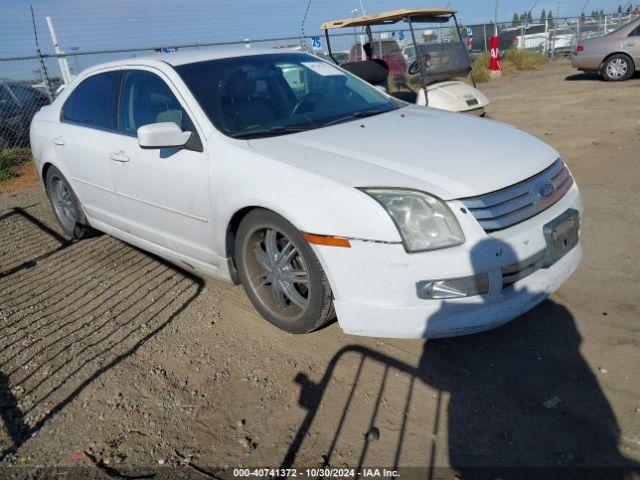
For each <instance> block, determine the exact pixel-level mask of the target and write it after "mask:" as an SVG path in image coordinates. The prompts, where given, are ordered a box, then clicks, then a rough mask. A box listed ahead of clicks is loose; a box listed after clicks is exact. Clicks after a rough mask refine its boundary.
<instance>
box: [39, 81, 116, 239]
mask: <svg viewBox="0 0 640 480" xmlns="http://www.w3.org/2000/svg"><path fill="white" fill-rule="evenodd" d="M119 81H120V72H119V71H108V72H103V73H98V74H95V75H92V76H90V77H88V78H86V79H85V80H83V81H82V82H81V83H80V84H79V85H78V86H77V87H76V88H75V89H74V90H73V92H71V94H70V95H69V97H68V98H67V100H66V101H65V103H64V105H63V107H62V111H61V115H60V124H59V125H58V128H57V129H56V133H55V135H54V136H53V138H52V142H53V144H54V149H55V156H56V159H57V163H58V165H60V167H61V169H63V174H65V176H66V177H67V180H68V181H70V182H71V184H72V187H73V190H74V192H75V193H76V195H77V196H78V198H79V199H80V202H81V203H82V206H83V207H84V209H85V211H86V213H87V214H88V215H89V217H91V218H92V219H95V220H97V221H99V222H103V223H106V224H108V225H111V226H114V227H116V228H122V226H123V224H122V221H121V217H120V214H119V205H118V201H117V198H116V196H115V192H114V185H113V181H112V178H111V170H110V161H109V158H108V155H109V152H110V151H112V150H113V144H114V142H116V141H117V139H118V138H119V137H120V135H118V134H117V133H116V132H115V108H116V96H117V95H116V93H117V89H118V85H119Z"/></svg>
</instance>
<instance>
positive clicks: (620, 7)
mask: <svg viewBox="0 0 640 480" xmlns="http://www.w3.org/2000/svg"><path fill="white" fill-rule="evenodd" d="M618 13H619V14H620V13H622V5H618Z"/></svg>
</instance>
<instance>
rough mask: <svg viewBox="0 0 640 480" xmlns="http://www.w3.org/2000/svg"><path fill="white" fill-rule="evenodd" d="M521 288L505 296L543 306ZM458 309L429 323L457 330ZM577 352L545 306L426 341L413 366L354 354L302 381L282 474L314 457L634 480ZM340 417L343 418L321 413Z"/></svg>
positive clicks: (571, 327) (558, 311) (575, 339)
mask: <svg viewBox="0 0 640 480" xmlns="http://www.w3.org/2000/svg"><path fill="white" fill-rule="evenodd" d="M500 243H502V245H494V244H495V242H492V245H489V247H490V249H489V250H487V249H484V248H478V250H477V251H476V249H474V250H473V251H472V252H471V261H472V265H473V266H474V271H476V272H477V273H481V272H482V271H483V269H482V265H483V264H485V265H486V262H487V258H486V257H487V255H491V254H492V250H491V249H492V248H498V251H499V252H500V254H502V255H510V254H513V252H512V251H511V252H509V251H508V250H509V249H510V247H509V246H508V245H507V244H504V243H503V242H500ZM484 271H486V270H484ZM518 285H519V284H518V283H515V284H513V285H510V286H506V287H505V288H516V289H517V288H520V290H519V291H518V293H519V294H520V295H521V298H524V300H525V301H527V302H528V301H531V302H532V303H534V304H535V303H538V302H539V299H540V296H539V295H538V294H536V293H535V292H529V291H527V290H523V287H518ZM457 305H459V304H457ZM457 305H456V304H455V303H454V304H451V303H449V304H447V303H445V304H444V305H443V306H442V308H441V309H440V310H439V312H438V313H436V314H435V315H434V317H435V320H434V319H432V320H434V321H436V322H437V321H438V318H437V317H438V316H439V314H440V313H441V312H442V316H443V317H446V318H443V319H442V320H446V321H448V322H451V321H452V317H451V314H452V313H454V314H455V308H457ZM452 309H453V310H452ZM454 318H456V319H458V317H454ZM462 318H463V317H462V316H460V317H459V321H462ZM390 321H392V319H390ZM581 343H582V337H581V335H580V333H579V331H578V329H577V327H576V321H575V319H574V318H573V315H572V314H571V312H570V311H569V310H568V309H567V308H566V307H564V306H562V305H560V304H558V303H556V302H554V301H552V300H545V301H544V302H543V303H541V304H540V305H538V306H537V307H535V308H533V309H532V310H530V311H529V312H528V313H526V314H525V315H522V316H521V317H519V318H517V319H516V320H514V321H512V322H510V323H509V324H507V325H505V326H503V327H500V328H498V329H495V330H492V331H489V332H484V333H479V334H475V335H468V336H463V337H457V338H447V339H438V340H426V341H425V342H424V346H423V350H422V355H421V357H420V360H419V361H418V363H417V364H416V365H410V364H408V363H406V362H403V361H400V360H398V359H395V358H392V357H390V356H388V355H385V354H383V353H381V352H377V351H375V350H373V349H369V348H365V347H362V346H358V345H350V346H347V347H345V348H343V349H341V350H340V351H338V352H337V353H336V354H335V355H334V356H333V358H332V359H331V361H330V362H329V364H328V366H327V368H326V370H325V372H324V374H323V376H322V378H321V379H320V380H319V381H318V382H317V383H316V382H313V381H311V380H310V379H309V378H308V376H307V374H306V373H304V372H299V373H298V374H297V376H296V377H295V382H296V383H298V384H300V388H301V392H300V397H299V404H300V406H301V407H303V408H304V409H306V410H307V414H306V417H305V419H304V421H303V422H302V423H301V424H300V426H299V428H298V430H297V433H296V435H295V436H294V439H293V441H292V443H291V445H290V448H289V450H288V451H287V453H286V455H285V456H284V460H283V462H282V467H285V468H287V467H290V466H295V465H298V464H305V463H306V462H309V458H311V459H313V457H310V455H313V454H314V453H315V459H317V458H318V456H319V455H320V454H322V455H323V457H322V459H323V464H324V465H325V466H331V467H339V466H342V465H349V466H350V467H353V468H355V469H356V472H359V471H362V468H366V467H379V466H387V467H389V468H391V469H392V470H395V471H400V473H401V475H404V476H407V477H410V478H412V477H419V478H445V479H448V478H462V479H467V478H473V479H478V478H482V479H484V478H490V479H494V478H607V479H613V478H627V477H626V476H627V475H628V474H630V472H638V464H637V463H635V462H634V461H633V460H631V459H629V458H625V457H624V456H623V455H622V454H621V453H620V450H619V443H620V427H619V426H618V424H617V421H616V418H615V415H614V413H613V411H612V409H611V406H610V405H609V402H608V400H607V398H606V396H605V395H604V393H603V391H602V389H601V388H600V385H599V382H598V379H597V378H596V377H595V375H594V373H593V371H592V369H591V367H590V366H589V364H588V363H587V361H586V360H585V358H584V357H583V356H582V354H581V353H580V347H581ZM345 372H346V373H345ZM345 377H346V380H345ZM341 384H342V385H346V387H344V388H343V389H340V388H338V386H339V385H341ZM332 409H335V410H337V411H341V412H342V414H341V415H340V416H339V417H336V416H335V415H330V414H329V413H326V414H325V412H330V411H331V410H332ZM335 410H334V411H335ZM327 429H329V431H330V432H331V433H329V434H327V433H326V431H327ZM447 464H448V465H450V467H451V468H450V469H449V468H443V467H442V465H447ZM407 465H412V466H413V467H406V466H407ZM418 466H421V467H418ZM455 475H457V477H455Z"/></svg>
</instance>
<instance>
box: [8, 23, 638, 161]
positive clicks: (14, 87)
mask: <svg viewBox="0 0 640 480" xmlns="http://www.w3.org/2000/svg"><path fill="white" fill-rule="evenodd" d="M633 18H634V17H633V16H632V15H620V14H617V15H601V16H599V17H597V18H593V17H589V18H583V17H567V18H555V19H550V18H545V19H542V20H526V21H524V20H523V21H512V22H501V23H498V25H497V28H496V26H495V25H494V24H493V23H487V24H475V25H461V26H460V37H461V38H462V42H463V43H464V44H465V47H466V49H467V51H468V52H469V55H471V56H474V55H477V54H480V53H482V52H484V51H486V50H487V49H488V45H489V38H490V37H491V36H492V35H493V34H494V32H495V31H496V30H497V32H498V37H499V40H500V49H501V50H503V51H504V50H507V49H509V48H516V49H530V50H537V51H540V52H542V53H544V54H545V55H549V56H554V55H557V54H561V53H563V54H565V53H568V52H570V51H571V50H572V49H573V48H575V46H576V44H577V43H578V42H579V41H580V40H581V39H583V38H587V37H593V36H599V35H604V34H606V33H609V32H611V31H613V30H614V29H616V28H618V27H619V26H621V25H624V24H625V23H627V22H629V21H631V20H632V19H633ZM400 25H401V24H398V26H397V27H400ZM394 27H396V26H394ZM421 27H422V26H421V25H416V27H415V33H416V36H417V40H418V42H420V43H441V44H443V43H452V42H459V41H460V37H459V36H458V31H457V30H456V27H455V26H454V25H451V24H445V25H442V26H438V27H435V28H421ZM374 38H375V42H374V43H375V45H374V54H375V55H376V56H379V57H381V58H383V59H385V60H386V61H387V63H388V64H389V66H390V70H391V73H392V74H393V73H394V71H395V70H397V71H398V72H401V73H402V74H404V72H405V71H406V69H407V68H408V66H409V64H410V63H411V61H412V59H413V57H415V53H412V43H411V41H410V39H411V32H410V31H409V30H406V29H402V28H389V27H386V29H374ZM330 40H331V46H332V51H333V57H334V59H335V60H336V61H338V62H339V63H343V62H346V61H355V60H358V59H361V58H362V56H363V53H362V52H363V45H364V43H365V42H366V41H367V39H366V35H365V34H364V32H363V31H361V30H360V29H344V31H343V30H339V31H331V36H330ZM211 48H216V49H226V48H236V49H237V48H260V49H283V48H295V49H303V50H306V51H309V52H310V53H313V54H315V55H318V56H322V57H324V58H328V53H327V45H326V40H325V37H324V36H323V35H320V34H316V35H307V36H288V37H278V38H264V39H250V38H245V39H239V40H232V41H226V42H212V43H201V44H189V45H166V46H161V47H148V48H138V49H114V50H100V51H90V52H85V51H82V52H80V51H75V52H71V53H66V54H61V55H55V54H39V55H34V56H28V57H5V58H0V154H1V153H2V152H3V151H4V150H5V149H8V148H14V147H26V146H28V144H29V125H30V123H31V119H32V118H33V116H34V115H35V113H36V112H37V111H38V110H39V109H40V108H41V107H42V106H43V105H47V104H49V103H50V102H51V101H53V99H54V98H55V97H56V96H57V95H58V94H59V92H60V91H61V90H62V89H63V88H64V81H63V78H64V75H63V70H68V72H69V73H70V74H71V76H74V75H77V74H78V73H80V72H81V71H82V70H84V69H86V68H88V67H91V66H93V65H97V64H100V63H103V62H108V61H112V60H118V59H123V58H129V57H139V56H155V55H157V56H162V55H166V54H168V53H171V52H174V51H189V50H201V49H211ZM376 49H377V50H376ZM376 52H377V53H376ZM412 55H413V57H412ZM394 69H395V70H394Z"/></svg>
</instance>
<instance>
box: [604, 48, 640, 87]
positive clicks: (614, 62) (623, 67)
mask: <svg viewBox="0 0 640 480" xmlns="http://www.w3.org/2000/svg"><path fill="white" fill-rule="evenodd" d="M634 70H635V67H634V65H633V60H631V58H630V57H629V56H627V55H625V54H623V53H617V54H615V55H611V56H610V57H609V58H607V59H606V60H605V62H604V64H603V65H602V77H603V78H604V79H605V80H607V81H609V82H621V81H623V80H628V79H629V78H631V75H633V72H634Z"/></svg>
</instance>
